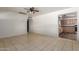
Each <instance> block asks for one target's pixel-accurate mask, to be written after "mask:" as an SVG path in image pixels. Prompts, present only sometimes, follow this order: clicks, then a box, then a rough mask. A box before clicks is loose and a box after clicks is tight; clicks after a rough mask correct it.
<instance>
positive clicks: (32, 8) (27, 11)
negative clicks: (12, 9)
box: [19, 7, 39, 15]
mask: <svg viewBox="0 0 79 59" xmlns="http://www.w3.org/2000/svg"><path fill="white" fill-rule="evenodd" d="M24 10H25V11H26V12H19V14H24V15H27V14H28V13H31V14H35V13H36V12H39V10H36V8H35V7H31V8H29V9H27V8H24Z"/></svg>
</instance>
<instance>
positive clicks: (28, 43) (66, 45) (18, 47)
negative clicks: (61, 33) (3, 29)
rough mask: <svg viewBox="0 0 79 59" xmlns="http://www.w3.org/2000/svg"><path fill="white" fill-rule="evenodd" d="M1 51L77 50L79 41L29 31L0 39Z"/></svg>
mask: <svg viewBox="0 0 79 59" xmlns="http://www.w3.org/2000/svg"><path fill="white" fill-rule="evenodd" d="M0 50H1V51H78V50H79V41H75V40H68V39H63V38H54V37H49V36H45V35H40V34H35V33H29V34H25V35H20V36H16V37H9V38H3V39H0Z"/></svg>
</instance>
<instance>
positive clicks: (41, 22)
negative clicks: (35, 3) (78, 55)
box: [30, 8, 79, 37]
mask: <svg viewBox="0 0 79 59" xmlns="http://www.w3.org/2000/svg"><path fill="white" fill-rule="evenodd" d="M78 10H79V8H69V9H65V10H61V11H56V12H51V13H48V14H43V15H39V16H36V17H33V20H32V22H31V25H30V29H31V32H35V33H40V34H45V35H50V36H53V37H58V15H60V14H64V13H71V12H78ZM78 35H79V33H78Z"/></svg>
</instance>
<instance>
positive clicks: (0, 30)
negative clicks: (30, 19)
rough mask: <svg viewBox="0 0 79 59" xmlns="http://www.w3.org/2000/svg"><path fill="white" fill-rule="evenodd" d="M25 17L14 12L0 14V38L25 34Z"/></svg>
mask: <svg viewBox="0 0 79 59" xmlns="http://www.w3.org/2000/svg"><path fill="white" fill-rule="evenodd" d="M25 20H26V16H24V15H20V14H18V13H14V12H0V38H2V37H10V36H16V35H21V34H24V33H26V32H27V24H26V23H27V22H25Z"/></svg>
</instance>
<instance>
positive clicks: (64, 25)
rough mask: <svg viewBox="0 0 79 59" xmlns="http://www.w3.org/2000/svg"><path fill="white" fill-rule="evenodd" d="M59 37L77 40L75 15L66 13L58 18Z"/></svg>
mask: <svg viewBox="0 0 79 59" xmlns="http://www.w3.org/2000/svg"><path fill="white" fill-rule="evenodd" d="M58 19H59V20H58V26H59V37H61V38H66V39H71V40H76V39H77V13H76V12H72V13H67V14H63V15H59V16H58Z"/></svg>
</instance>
